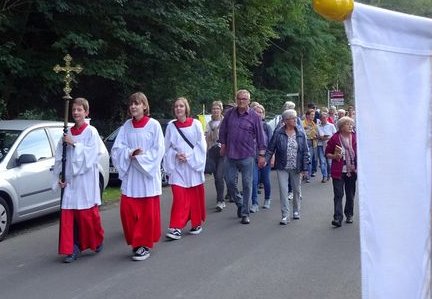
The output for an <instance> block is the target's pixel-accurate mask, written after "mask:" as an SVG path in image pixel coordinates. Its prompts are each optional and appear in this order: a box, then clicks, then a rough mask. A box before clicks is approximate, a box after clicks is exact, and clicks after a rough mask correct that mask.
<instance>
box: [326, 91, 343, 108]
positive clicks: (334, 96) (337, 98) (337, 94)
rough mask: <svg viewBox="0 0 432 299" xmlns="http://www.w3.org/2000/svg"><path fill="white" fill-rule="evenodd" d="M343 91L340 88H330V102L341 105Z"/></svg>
mask: <svg viewBox="0 0 432 299" xmlns="http://www.w3.org/2000/svg"><path fill="white" fill-rule="evenodd" d="M344 96H345V95H344V93H343V91H340V90H331V91H330V102H331V104H332V105H334V106H343V105H344V101H345V100H344Z"/></svg>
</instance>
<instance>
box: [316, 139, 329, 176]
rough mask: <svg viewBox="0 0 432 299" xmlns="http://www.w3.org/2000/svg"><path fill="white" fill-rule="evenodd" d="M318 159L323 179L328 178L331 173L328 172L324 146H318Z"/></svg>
mask: <svg viewBox="0 0 432 299" xmlns="http://www.w3.org/2000/svg"><path fill="white" fill-rule="evenodd" d="M318 158H319V162H320V168H321V174H322V176H323V178H325V177H328V176H329V173H328V172H327V170H328V167H327V158H326V156H325V153H324V147H323V146H322V145H318Z"/></svg>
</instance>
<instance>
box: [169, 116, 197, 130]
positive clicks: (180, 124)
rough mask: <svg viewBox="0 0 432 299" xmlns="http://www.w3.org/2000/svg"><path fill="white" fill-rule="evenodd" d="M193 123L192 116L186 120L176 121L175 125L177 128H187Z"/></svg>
mask: <svg viewBox="0 0 432 299" xmlns="http://www.w3.org/2000/svg"><path fill="white" fill-rule="evenodd" d="M192 123H193V118H192V117H188V118H186V120H185V121H184V122H181V121H179V120H176V121H175V122H174V124H175V126H176V127H177V128H187V127H190V126H192Z"/></svg>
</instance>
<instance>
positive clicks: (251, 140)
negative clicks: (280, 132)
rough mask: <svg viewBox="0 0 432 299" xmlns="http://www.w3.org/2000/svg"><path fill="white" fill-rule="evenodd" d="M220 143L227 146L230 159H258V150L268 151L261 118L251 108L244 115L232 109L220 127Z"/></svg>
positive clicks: (227, 154) (226, 114)
mask: <svg viewBox="0 0 432 299" xmlns="http://www.w3.org/2000/svg"><path fill="white" fill-rule="evenodd" d="M219 141H220V143H221V144H225V145H226V156H227V157H228V158H230V159H245V158H248V157H256V153H257V149H258V150H261V151H263V150H265V149H266V145H265V142H264V129H263V125H262V120H261V116H259V115H258V114H257V113H256V112H255V111H254V110H253V109H251V108H248V110H246V112H245V113H243V114H239V113H238V110H237V108H231V109H230V110H228V111H227V112H226V113H225V116H224V119H223V121H222V124H221V126H220V129H219Z"/></svg>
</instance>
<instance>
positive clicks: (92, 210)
mask: <svg viewBox="0 0 432 299" xmlns="http://www.w3.org/2000/svg"><path fill="white" fill-rule="evenodd" d="M72 111H73V113H72V114H73V117H74V120H75V125H74V127H72V128H71V129H70V132H68V133H66V134H65V135H64V138H63V140H64V141H63V142H65V143H66V144H67V145H68V146H67V153H68V159H67V161H68V165H67V172H66V173H67V174H68V176H67V177H70V179H69V180H66V181H64V180H62V179H60V180H58V179H56V184H55V185H56V186H57V185H58V186H60V187H61V188H63V190H64V191H63V192H64V200H63V204H62V213H61V220H62V222H61V226H60V232H61V234H60V242H59V254H62V255H66V257H65V259H64V262H67V263H70V262H73V261H74V260H76V259H77V257H78V255H79V253H80V252H81V251H82V250H86V249H91V250H93V251H95V252H100V251H101V250H102V248H103V228H102V225H101V220H100V216H99V212H98V206H99V205H100V195H99V192H98V190H97V186H99V182H98V175H97V173H96V175H95V174H94V172H95V171H97V168H96V170H95V167H97V166H96V165H97V157H98V154H99V151H98V150H97V149H98V145H97V144H98V143H97V142H96V141H95V140H96V139H97V138H99V135H98V133H97V130H96V129H95V128H94V127H91V126H89V125H87V124H85V122H84V119H85V117H86V116H87V115H88V111H89V107H88V102H87V101H86V100H85V99H84V100H83V99H76V100H75V101H74V105H73V109H72ZM348 111H349V113H345V111H343V110H342V109H339V110H336V107H333V106H332V107H330V108H329V109H327V108H322V109H321V111H318V110H317V109H316V107H315V105H313V104H311V105H308V109H307V111H306V113H305V115H304V116H303V117H302V116H300V115H298V114H297V111H296V110H295V104H294V103H293V102H291V101H287V102H286V103H285V104H284V105H283V107H282V113H281V115H279V116H277V117H276V118H275V121H274V125H273V126H270V125H268V124H267V123H266V122H265V108H264V106H263V105H262V104H260V103H258V102H251V94H250V92H249V91H248V90H245V89H242V90H239V91H238V92H237V94H236V99H235V104H233V105H232V107H230V108H229V109H226V110H224V105H223V104H222V102H221V101H214V102H213V103H212V106H211V113H212V114H211V119H210V121H209V122H208V123H207V125H206V127H205V130H203V128H202V124H201V123H200V122H199V121H198V120H196V119H193V118H192V117H191V109H190V106H189V102H188V100H187V99H186V98H184V97H180V98H177V99H176V100H175V101H174V103H173V115H174V117H175V119H174V120H172V121H171V122H169V124H168V125H167V128H166V132H165V136H164V135H163V133H162V129H161V126H160V124H159V122H157V121H156V120H155V119H153V118H151V117H150V106H149V103H148V100H147V97H146V96H145V95H144V94H143V93H142V92H137V93H134V94H132V95H131V96H130V97H129V108H128V113H129V115H130V116H131V118H130V119H128V120H127V121H126V122H125V123H124V124H123V126H122V127H121V128H120V131H119V134H118V136H117V138H116V141H115V143H114V145H113V148H112V150H111V158H112V161H113V165H114V166H115V167H116V168H117V170H118V173H119V178H120V179H121V199H120V216H121V223H122V226H123V233H124V238H125V241H126V243H127V244H128V245H129V246H130V247H131V248H132V256H131V258H132V260H135V261H142V260H145V259H147V258H148V257H149V256H150V251H151V249H152V248H153V246H154V244H155V243H156V242H158V241H159V240H160V238H161V235H162V228H161V217H160V195H161V194H162V187H161V175H160V171H161V170H160V164H161V163H163V167H164V169H165V171H166V172H167V174H168V176H169V184H170V185H171V189H172V196H173V199H172V206H171V216H170V221H169V227H168V228H167V233H166V237H167V238H168V239H170V240H178V239H180V238H181V237H182V234H183V231H184V229H185V227H186V226H187V224H188V222H190V229H189V233H190V234H193V235H198V234H200V233H201V232H202V230H203V224H204V223H205V220H206V204H205V189H204V183H205V175H204V172H205V170H206V169H207V168H209V169H211V173H212V175H213V176H214V184H215V189H216V203H215V204H216V210H217V211H219V212H222V211H223V210H224V208H225V207H226V204H225V198H229V199H230V201H233V202H234V203H235V204H236V206H237V210H236V213H237V217H239V218H240V223H242V224H249V223H250V221H251V220H250V213H257V212H258V211H259V208H260V207H261V208H263V209H270V207H271V205H272V198H271V196H272V186H271V183H270V171H271V169H272V168H273V169H275V171H276V173H277V182H278V185H279V199H280V209H281V218H280V224H281V225H286V224H288V223H289V222H290V220H291V219H294V220H298V219H300V218H301V201H302V192H301V185H302V181H304V182H305V183H309V182H310V181H311V178H312V177H314V176H316V172H317V167H318V165H319V169H320V170H321V174H322V179H321V182H322V183H327V182H328V181H330V178H332V182H333V192H334V216H333V220H332V222H331V223H332V225H333V226H334V227H340V226H341V225H342V221H343V218H344V215H345V218H346V222H347V223H352V221H353V206H354V196H355V189H356V187H355V185H356V178H357V175H356V164H357V162H356V161H357V154H356V135H355V126H354V110H353V109H351V107H350V109H348ZM345 114H348V115H350V116H351V117H350V116H348V115H347V116H346V115H345ZM87 127H88V128H87ZM99 139H100V138H99ZM61 143H62V142H60V144H59V147H58V149H57V153H56V157H57V159H56V172H55V173H56V175H57V178H58V175H59V174H60V172H61V171H60V170H59V165H60V162H61V146H60V145H61ZM95 149H96V150H95ZM162 161H163V162H162ZM210 165H211V167H210ZM239 182H241V185H240V186H241V190H239ZM261 183H262V184H263V189H264V201H263V203H262V206H260V201H259V196H258V194H259V193H260V191H259V185H260V184H261ZM225 185H226V187H227V188H226V189H227V196H226V197H224V192H225ZM344 193H345V195H346V203H345V207H344V208H343V200H342V199H343V196H344ZM291 206H292V207H291Z"/></svg>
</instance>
